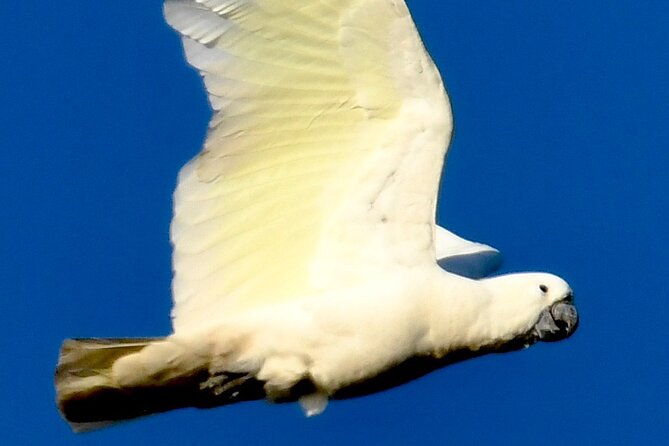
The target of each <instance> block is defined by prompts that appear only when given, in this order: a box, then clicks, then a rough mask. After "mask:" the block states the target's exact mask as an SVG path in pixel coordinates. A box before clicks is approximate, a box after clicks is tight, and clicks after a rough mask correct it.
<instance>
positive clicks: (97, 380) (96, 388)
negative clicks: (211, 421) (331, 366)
mask: <svg viewBox="0 0 669 446" xmlns="http://www.w3.org/2000/svg"><path fill="white" fill-rule="evenodd" d="M164 340H165V339H160V338H136V339H132V338H131V339H123V338H120V339H118V338H110V339H68V340H66V341H65V342H64V343H63V345H62V347H61V350H60V358H59V361H58V366H57V368H56V399H57V402H58V408H59V409H60V412H61V414H62V415H63V417H64V418H65V419H66V420H67V422H68V423H69V424H70V426H71V427H72V429H73V430H74V431H75V432H84V431H90V430H94V429H100V428H102V427H106V426H109V425H111V424H115V423H118V422H121V421H127V420H130V419H133V418H138V417H142V416H145V415H150V414H153V413H160V412H166V411H168V410H172V409H178V408H182V407H201V408H204V407H213V406H218V405H224V404H230V403H235V402H239V401H247V400H254V399H259V398H263V397H264V391H263V388H262V385H261V384H260V383H259V382H258V381H256V380H255V379H252V377H251V376H249V375H246V374H242V373H225V374H223V373H220V374H218V375H216V376H211V375H210V374H209V371H208V370H207V367H206V365H205V364H196V363H195V362H193V361H189V359H188V358H186V359H185V360H184V361H183V362H185V363H184V364H177V363H175V362H174V361H173V360H166V361H165V364H164V365H165V367H166V368H164V369H162V370H160V366H159V368H158V369H156V370H154V371H147V370H144V368H141V371H142V372H146V376H141V377H138V378H139V379H138V383H136V384H131V385H129V384H126V385H121V384H119V383H118V382H117V380H116V379H115V377H114V375H113V374H112V368H113V365H114V363H115V362H116V361H118V360H119V359H121V358H124V357H126V356H128V355H131V354H134V353H140V352H141V353H140V356H141V355H142V354H144V353H145V352H147V353H148V352H151V349H154V350H155V349H156V348H161V347H162V348H165V347H166V346H167V347H168V348H170V347H172V344H171V343H170V342H163V341H164ZM149 346H151V348H149V349H147V350H145V351H143V350H144V349H146V348H147V347H149ZM128 359H129V358H128ZM176 362H179V361H176ZM175 370H176V372H175Z"/></svg>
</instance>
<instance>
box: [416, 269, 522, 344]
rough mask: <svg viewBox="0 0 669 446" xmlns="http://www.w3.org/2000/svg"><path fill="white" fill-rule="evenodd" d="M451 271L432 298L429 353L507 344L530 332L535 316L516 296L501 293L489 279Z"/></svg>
mask: <svg viewBox="0 0 669 446" xmlns="http://www.w3.org/2000/svg"><path fill="white" fill-rule="evenodd" d="M445 274H448V276H445V277H444V280H443V281H442V286H441V287H440V288H438V289H435V290H434V292H433V293H432V294H431V295H430V296H429V298H428V304H427V318H428V325H429V335H428V337H427V339H428V342H427V348H428V349H429V353H430V354H431V355H433V356H436V357H441V356H444V355H446V354H447V353H449V352H453V351H458V350H463V349H469V350H473V351H476V350H479V349H482V348H485V347H490V346H495V345H502V344H505V343H507V342H509V341H511V340H513V339H514V338H516V337H517V336H519V335H520V334H522V333H524V332H525V331H527V330H528V329H529V327H530V325H531V323H532V321H530V319H531V317H528V316H527V315H526V314H524V312H523V311H520V310H519V306H518V302H517V299H514V298H513V296H503V295H497V293H495V292H494V288H493V289H491V287H490V286H488V285H487V284H486V283H485V281H478V280H471V279H467V278H463V277H460V276H456V275H453V274H449V273H445Z"/></svg>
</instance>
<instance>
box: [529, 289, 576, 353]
mask: <svg viewBox="0 0 669 446" xmlns="http://www.w3.org/2000/svg"><path fill="white" fill-rule="evenodd" d="M577 327H578V312H577V311H576V307H575V306H574V296H573V295H572V293H569V294H568V295H567V296H566V297H565V298H564V299H562V300H559V301H557V302H555V303H554V304H553V305H551V306H550V307H549V308H547V309H545V310H544V311H542V312H541V315H540V316H539V320H538V321H537V323H536V324H535V325H534V330H533V332H534V335H535V336H536V337H537V338H538V339H539V340H541V341H545V342H555V341H560V340H562V339H565V338H568V337H569V336H571V335H572V334H573V333H574V331H576V328H577Z"/></svg>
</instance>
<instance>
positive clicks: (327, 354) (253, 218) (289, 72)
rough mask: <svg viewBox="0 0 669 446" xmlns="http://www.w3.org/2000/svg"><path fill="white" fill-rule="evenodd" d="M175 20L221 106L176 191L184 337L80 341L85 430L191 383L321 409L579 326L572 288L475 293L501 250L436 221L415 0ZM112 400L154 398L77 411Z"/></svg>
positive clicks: (64, 365)
mask: <svg viewBox="0 0 669 446" xmlns="http://www.w3.org/2000/svg"><path fill="white" fill-rule="evenodd" d="M165 17H166V19H167V22H168V23H169V24H170V25H171V26H172V27H173V28H174V29H176V30H177V31H178V32H179V33H180V34H181V36H182V38H183V45H184V48H185V52H186V58H187V60H188V62H189V63H190V64H192V65H193V66H194V67H195V68H197V70H198V71H199V72H200V74H201V75H202V77H203V79H204V83H205V86H206V89H207V92H208V94H209V99H210V102H211V105H212V108H213V109H214V116H213V119H212V121H211V123H210V127H209V131H208V135H207V139H206V142H205V145H204V149H203V151H202V153H200V154H199V155H198V156H196V157H195V158H194V159H193V160H191V161H190V162H189V163H188V164H187V165H186V166H184V168H183V169H182V170H181V172H180V174H179V181H178V186H177V189H176V192H175V195H174V219H173V222H172V227H171V239H172V243H173V245H174V258H173V260H174V281H173V294H174V308H173V313H172V316H173V326H174V333H173V334H172V335H171V336H169V337H167V338H164V339H162V340H151V341H147V342H146V343H144V344H139V347H138V345H137V343H133V344H130V346H128V344H127V343H125V342H106V343H101V342H100V341H95V342H93V341H88V342H83V341H79V342H77V341H68V342H66V344H65V346H64V350H63V354H62V357H61V363H60V365H59V369H58V375H57V386H58V392H59V402H60V406H61V409H62V411H63V412H64V414H65V416H66V417H67V418H68V419H69V420H70V421H71V422H73V423H83V424H77V426H79V427H91V425H88V424H86V423H98V422H100V421H106V420H117V419H125V418H131V417H134V416H138V415H142V414H145V413H148V412H152V411H160V410H166V409H169V408H172V407H171V406H170V407H165V404H163V405H161V404H156V403H155V401H156V398H155V397H151V396H150V395H149V393H150V391H155V389H163V388H164V389H169V388H171V389H174V388H175V386H177V387H178V388H179V389H181V390H183V388H185V387H184V386H186V387H187V388H188V389H189V391H191V390H193V389H197V391H199V392H202V393H204V394H206V395H208V396H207V398H213V399H214V400H216V399H217V398H218V399H217V400H216V403H215V404H224V403H229V402H234V401H235V400H236V399H238V398H239V394H240V392H241V393H244V392H247V389H246V388H245V387H244V386H245V385H246V383H247V382H253V383H255V387H254V389H256V390H254V392H256V391H257V389H258V388H260V389H262V393H263V394H264V396H266V397H267V398H268V399H270V400H274V401H282V400H294V399H300V401H301V402H302V404H303V406H304V407H305V411H306V413H307V414H309V415H313V414H316V413H319V412H321V411H322V410H323V409H324V408H325V403H326V402H327V399H328V398H330V397H333V396H337V395H338V394H339V393H340V392H342V391H345V390H346V389H348V388H351V387H353V386H360V385H362V386H363V387H364V385H365V383H366V382H367V381H370V382H371V381H373V380H374V379H376V378H378V377H379V376H382V375H383V374H385V373H387V372H389V371H392V370H393V369H394V368H395V367H397V366H399V365H401V364H405V363H406V362H407V361H409V360H411V359H412V358H435V361H439V360H440V358H442V357H445V356H448V355H449V354H452V353H454V352H462V351H467V352H477V351H481V352H483V351H489V350H491V349H494V348H497V347H499V346H501V345H503V344H508V343H509V342H511V341H513V340H514V339H516V340H517V339H519V340H521V343H531V342H533V341H534V340H537V339H540V338H543V337H544V336H545V335H546V333H549V334H550V336H553V337H564V336H566V335H568V334H570V333H571V332H572V331H573V329H574V327H575V325H576V315H575V311H573V306H571V305H570V304H568V303H563V301H565V300H569V299H570V296H571V291H570V289H569V287H568V285H567V284H566V283H565V282H564V281H563V280H562V279H559V278H557V277H555V276H552V275H548V274H526V275H511V276H503V277H500V278H493V279H485V280H480V281H479V280H474V279H476V278H479V277H482V276H485V275H487V274H489V273H490V272H491V271H492V270H494V269H495V268H496V267H497V266H498V264H499V260H500V257H499V253H498V252H497V251H496V250H494V249H493V248H490V247H488V246H485V245H480V244H476V243H472V242H468V241H466V240H463V239H461V238H459V237H457V236H455V235H454V234H451V233H450V232H448V231H446V230H444V229H442V228H438V227H437V226H436V225H435V208H436V202H437V189H438V184H439V178H440V175H441V171H442V167H443V161H444V157H445V154H446V150H447V147H448V143H449V140H450V137H451V133H452V122H453V121H452V116H451V108H450V104H449V102H448V97H447V95H446V92H445V90H444V87H443V84H442V81H441V77H440V75H439V72H438V71H437V69H436V67H435V66H434V64H433V62H432V60H431V59H430V57H429V55H428V54H427V52H426V51H425V48H424V47H423V44H422V42H421V39H420V37H419V35H418V32H417V31H416V29H415V26H414V24H413V21H412V19H411V16H410V14H409V11H408V9H407V7H406V5H405V3H404V1H403V0H166V1H165ZM437 259H439V263H438V262H437ZM439 265H441V266H442V267H443V268H440V266H439ZM546 313H547V314H548V315H549V316H546V317H544V316H545V314H546ZM542 321H543V322H542ZM551 323H552V326H551ZM542 324H543V325H542ZM550 336H549V337H550ZM82 351H84V353H82ZM110 351H113V352H114V353H111V354H110V353H109V352H110ZM100 352H102V353H100ZM96 355H98V356H96ZM100 355H102V356H103V358H102V359H100ZM91 362H94V363H95V367H92V366H91ZM87 368H93V369H95V373H83V372H82V370H86V369H87ZM193 382H194V383H196V385H195V386H194V387H193V388H192V389H191V387H188V385H187V384H184V383H193ZM100 388H102V389H104V392H106V393H104V392H103V393H104V394H105V395H107V396H106V397H108V398H115V396H114V397H111V396H108V395H116V394H115V393H114V390H122V391H123V392H125V394H132V393H133V390H134V391H135V393H136V394H141V395H143V396H142V397H141V398H139V399H137V398H136V399H135V400H133V402H132V404H129V403H127V402H126V404H125V406H126V407H129V406H133V405H134V406H137V408H136V409H135V410H134V411H132V410H131V411H128V410H127V409H126V411H125V412H124V411H123V410H121V411H120V413H119V414H116V413H114V414H109V413H104V414H99V413H98V414H97V415H95V416H93V415H91V411H90V410H88V411H84V410H81V409H80V408H79V407H78V406H76V404H75V405H74V406H73V405H72V404H74V403H72V401H74V400H76V401H82V400H83V401H94V400H95V398H98V397H99V394H100V392H99V389H100ZM91 389H95V390H91ZM147 389H148V390H147ZM240 389H241V390H240ZM142 392H144V393H142ZM146 392H149V393H146ZM235 392H237V394H235ZM82 395H84V396H83V397H82ZM146 395H149V396H148V397H146ZM161 395H162V394H161ZM166 395H167V397H165V396H164V395H163V396H161V397H160V398H167V399H168V400H169V395H170V394H169V393H167V394H166ZM252 396H258V395H257V394H256V393H253V394H252ZM152 398H153V400H152V401H148V402H147V401H146V400H147V399H148V400H151V399H152ZM175 398H176V397H175ZM242 398H247V397H246V396H245V395H242ZM250 398H251V397H249V399H250ZM114 401H116V400H114ZM161 401H162V400H161ZM198 401H199V400H198ZM114 404H121V403H114ZM179 405H198V402H197V401H193V400H192V399H191V400H188V401H179V402H177V403H175V404H172V406H174V407H176V406H179ZM200 405H204V403H202V404H200ZM168 406H169V404H168ZM82 412H86V414H84V415H81V413H82ZM95 427H97V425H95Z"/></svg>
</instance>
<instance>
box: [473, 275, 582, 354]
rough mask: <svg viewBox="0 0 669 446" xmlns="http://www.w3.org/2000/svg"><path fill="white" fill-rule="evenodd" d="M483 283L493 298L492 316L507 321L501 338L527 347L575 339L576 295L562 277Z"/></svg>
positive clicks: (513, 278)
mask: <svg viewBox="0 0 669 446" xmlns="http://www.w3.org/2000/svg"><path fill="white" fill-rule="evenodd" d="M482 282H483V283H484V284H485V285H486V288H488V290H489V291H490V293H491V294H492V295H493V304H492V305H493V308H492V313H491V314H492V317H494V318H495V320H496V321H499V320H503V321H504V323H503V324H501V325H503V326H504V328H503V329H502V330H500V333H498V335H499V336H500V337H503V338H507V339H510V338H512V339H517V340H522V341H523V342H524V343H526V344H531V343H534V342H536V341H547V342H552V341H559V340H561V339H565V338H567V337H569V336H571V335H572V334H573V333H574V331H575V330H576V328H577V327H578V313H577V311H576V307H575V306H574V295H573V292H572V290H571V288H570V287H569V285H568V284H567V282H565V281H564V280H563V279H561V278H560V277H558V276H555V275H553V274H547V273H523V274H509V275H505V276H499V277H493V278H490V279H485V280H483V281H482ZM498 318H499V319H498Z"/></svg>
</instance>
